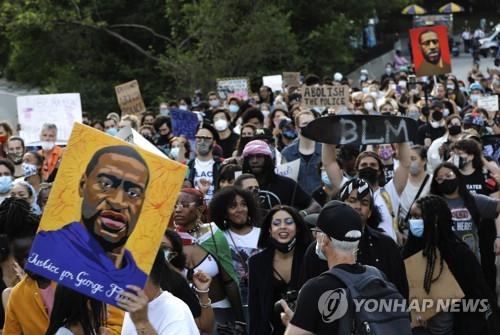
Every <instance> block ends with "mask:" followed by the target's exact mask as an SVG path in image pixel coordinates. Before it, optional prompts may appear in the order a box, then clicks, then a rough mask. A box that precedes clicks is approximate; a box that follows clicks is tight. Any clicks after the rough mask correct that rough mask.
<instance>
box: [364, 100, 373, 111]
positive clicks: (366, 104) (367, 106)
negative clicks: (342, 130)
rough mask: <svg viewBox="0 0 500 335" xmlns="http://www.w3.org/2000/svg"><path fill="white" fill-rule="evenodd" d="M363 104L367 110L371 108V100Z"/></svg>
mask: <svg viewBox="0 0 500 335" xmlns="http://www.w3.org/2000/svg"><path fill="white" fill-rule="evenodd" d="M364 106H365V109H366V110H367V111H371V110H373V102H365V105H364Z"/></svg>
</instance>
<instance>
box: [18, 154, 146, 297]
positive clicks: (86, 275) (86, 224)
mask: <svg viewBox="0 0 500 335" xmlns="http://www.w3.org/2000/svg"><path fill="white" fill-rule="evenodd" d="M148 182H149V169H148V167H147V165H146V162H145V161H144V159H143V158H142V157H141V156H140V154H139V153H138V152H137V151H136V150H135V149H133V148H131V147H128V146H109V147H104V148H102V149H100V150H98V151H97V152H96V153H95V154H94V155H93V156H92V158H91V160H90V162H89V163H88V165H87V168H86V170H85V172H84V173H83V175H82V177H81V179H80V183H79V195H80V197H81V198H82V207H81V218H80V221H78V222H73V223H70V224H67V225H66V226H64V227H63V228H61V229H58V230H53V231H40V232H39V233H38V234H37V236H36V238H35V241H34V242H33V247H32V249H31V252H30V256H29V257H28V261H27V263H26V269H27V270H30V271H33V272H35V273H38V274H40V275H42V276H44V277H46V278H48V279H51V280H55V281H58V282H59V283H61V284H63V285H66V286H69V287H71V288H74V289H75V290H77V291H79V292H81V293H84V294H86V295H89V296H99V299H100V300H103V301H106V302H107V303H111V304H114V303H116V299H117V298H118V296H119V294H120V293H121V291H122V290H123V289H125V287H126V285H129V284H134V285H138V286H142V285H144V283H145V282H146V278H147V275H146V274H145V273H144V272H143V271H141V270H140V269H139V268H138V267H137V265H136V263H135V261H134V259H133V256H132V254H131V253H130V251H128V250H126V249H125V248H124V246H125V244H126V242H127V240H128V238H129V237H130V235H131V234H132V232H133V231H134V228H135V226H136V224H137V221H138V219H139V215H140V213H141V209H142V206H143V203H144V199H145V193H146V189H147V186H148ZM65 274H66V276H65Z"/></svg>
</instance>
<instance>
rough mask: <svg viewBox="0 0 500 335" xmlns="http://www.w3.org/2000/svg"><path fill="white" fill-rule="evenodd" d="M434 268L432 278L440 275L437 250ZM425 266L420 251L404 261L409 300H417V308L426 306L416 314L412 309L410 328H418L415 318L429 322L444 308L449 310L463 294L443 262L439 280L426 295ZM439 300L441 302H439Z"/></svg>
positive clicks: (425, 262)
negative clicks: (418, 317)
mask: <svg viewBox="0 0 500 335" xmlns="http://www.w3.org/2000/svg"><path fill="white" fill-rule="evenodd" d="M435 264H436V265H435V267H434V276H433V278H436V277H437V274H438V273H440V265H439V264H440V254H439V250H437V255H436V263H435ZM426 266H427V259H426V258H425V257H424V256H423V254H422V251H420V252H419V253H417V254H415V255H413V256H411V257H409V258H407V259H405V268H406V276H407V278H408V286H409V289H410V292H409V293H410V294H409V298H410V301H412V300H413V299H416V300H418V303H419V304H418V305H419V306H426V307H427V308H425V310H420V312H417V311H415V310H413V309H412V311H411V324H412V327H416V326H418V323H417V319H416V318H417V316H420V317H421V318H422V321H426V320H429V319H430V318H431V317H433V316H434V315H435V314H437V313H439V312H442V311H445V310H446V308H451V306H450V305H451V304H452V302H453V301H457V302H459V301H460V299H462V298H463V297H464V296H465V294H464V292H463V291H462V289H461V288H460V285H458V282H457V280H456V279H455V277H453V274H452V273H451V271H450V269H449V268H448V264H446V261H443V271H442V272H441V274H440V276H439V278H438V279H437V280H436V281H433V282H432V284H431V289H430V291H429V293H427V292H426V291H425V289H424V276H425V268H426ZM438 299H440V300H441V301H439V300H438ZM447 304H448V305H447Z"/></svg>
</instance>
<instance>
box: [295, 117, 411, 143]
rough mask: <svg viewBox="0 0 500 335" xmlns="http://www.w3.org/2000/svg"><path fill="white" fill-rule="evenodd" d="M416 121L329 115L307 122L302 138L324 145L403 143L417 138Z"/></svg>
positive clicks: (403, 118) (405, 118)
mask: <svg viewBox="0 0 500 335" xmlns="http://www.w3.org/2000/svg"><path fill="white" fill-rule="evenodd" d="M417 130H418V124H417V121H415V120H413V119H410V118H407V117H400V116H379V115H329V116H325V117H321V118H318V119H316V120H314V121H312V122H311V123H309V124H308V125H307V126H306V127H305V128H304V129H303V130H302V135H304V136H305V137H308V138H310V139H311V140H314V141H317V142H321V143H328V144H353V145H361V144H383V143H403V142H409V141H411V140H413V139H416V138H417V135H418V132H417Z"/></svg>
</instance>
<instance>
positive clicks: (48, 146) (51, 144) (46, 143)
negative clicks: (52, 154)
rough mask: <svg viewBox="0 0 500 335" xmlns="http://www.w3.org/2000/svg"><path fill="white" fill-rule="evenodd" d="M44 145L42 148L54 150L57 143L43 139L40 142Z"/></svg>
mask: <svg viewBox="0 0 500 335" xmlns="http://www.w3.org/2000/svg"><path fill="white" fill-rule="evenodd" d="M40 145H41V146H42V149H43V150H46V151H48V150H52V149H53V148H54V146H55V145H56V143H55V142H51V141H42V143H41V144H40Z"/></svg>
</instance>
